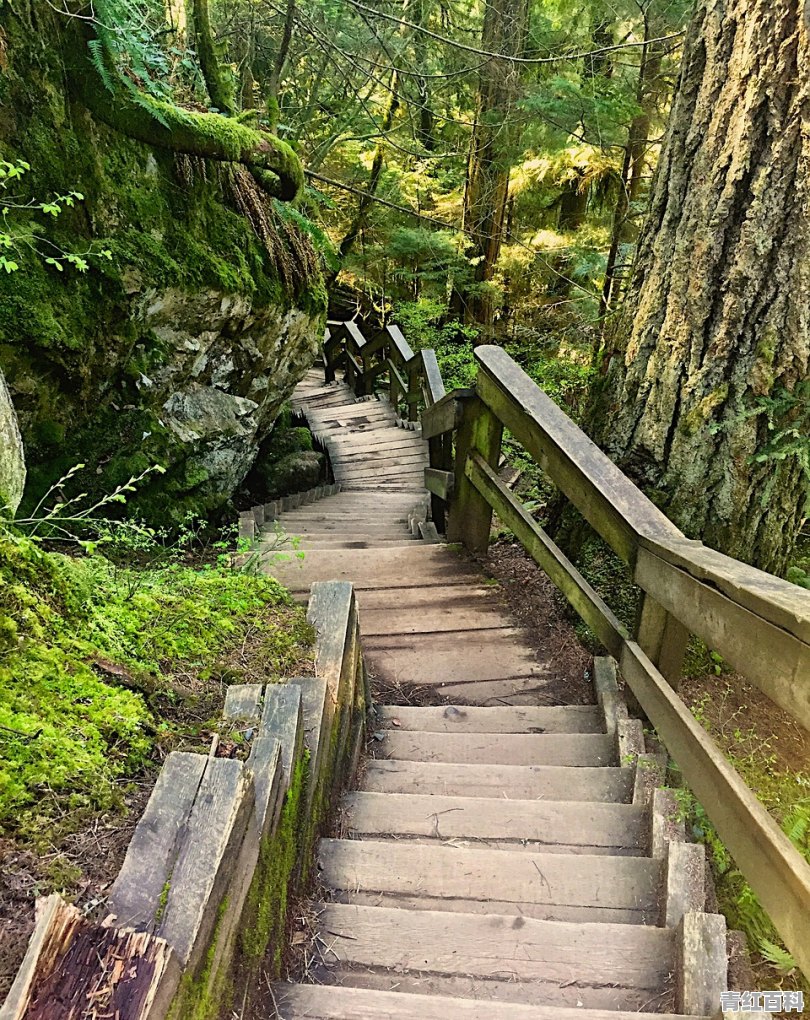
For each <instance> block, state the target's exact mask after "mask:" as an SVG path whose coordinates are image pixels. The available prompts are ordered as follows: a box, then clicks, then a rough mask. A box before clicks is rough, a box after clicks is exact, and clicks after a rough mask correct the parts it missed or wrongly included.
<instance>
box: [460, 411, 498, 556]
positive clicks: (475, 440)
mask: <svg viewBox="0 0 810 1020" xmlns="http://www.w3.org/2000/svg"><path fill="white" fill-rule="evenodd" d="M502 438H503V423H502V422H501V421H500V420H499V419H498V418H497V417H496V416H495V415H494V414H493V413H492V411H490V409H489V408H488V407H487V406H486V404H485V403H484V402H483V400H481V398H480V397H477V396H476V397H472V398H471V399H470V400H469V401H467V402H465V404H464V408H463V411H462V418H461V425H460V427H459V430H458V433H457V436H456V460H455V473H456V484H455V489H454V496H453V503H452V505H451V507H450V518H449V520H448V523H447V539H448V541H450V542H461V543H463V545H464V546H465V547H466V548H467V549H469V550H470V551H471V552H486V551H487V548H488V546H489V533H490V528H491V527H492V507H491V506H490V504H489V503H488V502H487V501H486V499H484V497H483V496H482V495H481V493H480V492H479V491H478V490H477V489H476V488H475V486H474V485H473V484H472V482H471V481H470V480H469V478H467V475H466V472H465V468H466V464H467V456H468V455H469V453H470V452H471V451H473V450H476V451H477V452H478V453H480V454H481V456H482V457H483V458H484V460H485V461H486V462H487V463H488V464H489V465H490V466H491V467H496V466H497V464H498V458H499V456H500V453H501V439H502Z"/></svg>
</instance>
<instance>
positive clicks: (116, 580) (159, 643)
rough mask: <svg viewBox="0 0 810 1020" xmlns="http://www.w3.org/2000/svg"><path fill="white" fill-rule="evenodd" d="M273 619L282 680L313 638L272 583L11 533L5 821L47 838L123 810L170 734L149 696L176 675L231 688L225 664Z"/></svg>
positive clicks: (0, 750) (0, 666)
mask: <svg viewBox="0 0 810 1020" xmlns="http://www.w3.org/2000/svg"><path fill="white" fill-rule="evenodd" d="M268 607H276V610H277V615H276V617H275V619H276V620H277V622H275V623H274V622H272V620H266V621H265V616H266V612H267V609H268ZM259 618H261V619H262V620H263V622H266V624H267V626H266V629H265V631H264V634H263V637H262V640H263V642H264V648H265V659H266V669H267V672H268V674H269V675H272V674H276V675H278V674H281V673H283V672H284V671H285V669H286V668H287V667H288V666H290V664H292V663H294V662H296V661H297V660H298V658H299V657H300V650H301V647H302V646H305V645H306V644H307V643H308V641H309V640H310V639H311V631H310V629H309V628H308V625H307V624H306V621H305V619H304V615H303V612H302V611H300V610H299V609H297V608H294V607H293V606H292V605H291V600H290V596H289V594H288V593H287V592H286V591H285V590H284V589H283V588H281V586H280V585H279V584H278V583H277V582H276V581H275V580H273V579H272V578H270V577H266V576H258V575H252V574H248V573H240V572H237V571H233V570H230V569H225V568H222V567H215V566H207V567H201V568H192V567H189V566H184V565H182V564H180V563H174V564H168V565H166V564H164V565H162V566H159V567H156V568H154V567H153V568H152V569H146V570H140V569H135V568H132V567H122V566H117V565H115V564H114V563H112V562H110V561H109V560H107V559H104V558H102V557H101V556H98V555H95V556H89V557H82V558H73V557H67V556H62V555H57V554H54V553H49V552H46V551H44V550H43V549H42V547H41V546H40V545H39V544H38V543H37V542H35V541H32V540H31V539H30V538H25V537H22V536H21V535H19V534H17V533H14V532H13V531H11V530H8V529H5V530H4V531H3V532H2V533H0V826H2V828H3V829H4V830H5V831H6V832H7V833H8V832H17V833H18V834H21V835H22V836H25V837H28V838H37V837H38V836H43V837H45V834H46V832H47V828H46V827H47V826H48V825H50V824H52V823H53V822H54V820H59V825H60V826H62V827H64V826H70V827H77V826H79V825H81V824H82V819H83V818H84V817H86V815H87V813H88V812H97V811H99V810H104V809H107V808H110V807H115V806H116V805H117V804H118V802H119V797H120V793H119V791H120V789H121V788H120V786H119V781H120V779H121V778H123V777H126V776H131V775H133V774H134V773H135V772H136V771H138V770H139V769H141V768H143V766H144V764H145V763H146V760H147V758H148V756H149V753H150V751H151V748H152V746H153V743H154V740H155V738H156V737H157V736H158V735H159V734H160V733H161V732H162V729H163V724H160V723H158V722H157V720H156V719H155V717H154V713H153V711H152V710H151V709H150V707H149V705H150V703H151V698H150V693H149V692H152V691H161V690H164V689H166V690H169V691H171V687H172V684H173V683H174V679H173V678H175V677H177V678H182V680H183V682H187V678H188V677H189V676H196V677H197V678H198V682H199V683H201V684H203V685H204V684H205V683H206V682H211V681H215V682H217V684H218V683H219V676H220V672H218V669H217V662H218V660H219V659H220V658H221V657H222V656H223V655H224V654H225V653H226V652H227V651H228V649H230V648H231V647H233V646H234V645H237V646H238V645H239V644H241V642H242V640H243V637H244V633H245V630H246V628H248V627H249V626H251V625H252V624H254V623H255V621H256V620H257V619H259ZM121 683H123V684H125V685H126V689H123V688H122V687H121V686H120V684H121ZM217 689H218V688H217ZM156 726H157V728H156Z"/></svg>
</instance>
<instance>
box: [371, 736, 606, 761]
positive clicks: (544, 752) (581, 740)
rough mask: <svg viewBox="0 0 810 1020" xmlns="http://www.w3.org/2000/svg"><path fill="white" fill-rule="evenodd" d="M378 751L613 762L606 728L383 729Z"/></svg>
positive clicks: (411, 757)
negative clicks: (600, 730) (498, 730)
mask: <svg viewBox="0 0 810 1020" xmlns="http://www.w3.org/2000/svg"><path fill="white" fill-rule="evenodd" d="M375 750H376V753H377V755H378V756H380V757H385V758H395V759H406V760H408V761H442V762H458V763H466V764H474V763H477V764H479V765H569V766H578V765H588V766H598V765H616V764H618V762H617V761H616V750H615V747H614V741H613V737H612V736H608V735H607V734H606V733H510V734H509V735H508V738H507V737H505V736H504V734H503V733H480V732H462V733H448V732H444V733H442V732H430V731H426V732H422V731H419V730H397V729H387V730H385V731H384V736H383V739H382V740H381V741H379V743H378V744H377V746H376V748H375Z"/></svg>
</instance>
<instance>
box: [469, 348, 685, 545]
mask: <svg viewBox="0 0 810 1020" xmlns="http://www.w3.org/2000/svg"><path fill="white" fill-rule="evenodd" d="M475 357H476V360H477V361H478V362H479V364H480V366H481V371H480V372H479V375H478V393H479V395H480V396H481V398H482V399H483V401H484V402H485V403H486V404H487V406H488V407H490V408H491V409H492V411H493V412H494V413H495V414H496V415H497V416H498V417H499V418H500V420H501V421H502V422H503V423H504V424H505V425H506V426H507V428H508V429H509V430H510V432H512V434H513V435H514V436H515V438H516V439H518V440H519V442H520V443H521V444H522V445H523V446H524V447H525V448H526V450H528V452H529V453H531V454H532V456H533V457H534V458H535V460H536V461H537V462H538V464H539V465H540V467H541V468H542V469H543V470H544V471H546V472H547V473H548V474H549V476H550V477H551V479H552V480H553V481H554V482H555V484H556V485H558V486H559V487H560V489H562V491H563V492H564V493H565V495H566V496H567V497H568V498H569V499H570V500H571V502H572V503H574V505H575V506H576V507H577V509H578V510H579V511H580V513H582V515H583V516H584V517H585V518H586V519H587V520H588V521H589V523H590V524H591V525H593V527H594V528H595V529H596V530H597V531H598V532H599V533H600V534H601V535H602V537H603V538H604V539H605V540H606V541H607V542H608V543H609V544H610V545H611V546H612V547H613V548H614V549H615V550H616V552H617V553H618V554H619V556H621V557H622V559H624V560H625V561H626V562H627V563H630V564H633V563H635V557H636V550H637V548H638V542H639V536H640V535H642V534H643V535H645V536H648V537H650V538H660V539H662V540H663V539H666V538H667V537H670V538H677V537H679V536H680V535H681V533H680V531H679V530H678V529H677V528H676V527H675V525H674V524H672V523H671V521H669V520H668V519H667V518H666V517H665V515H664V514H663V513H662V512H661V511H660V510H659V509H658V508H657V507H656V506H654V505H653V504H652V503H651V502H650V501H649V500H648V499H647V497H646V496H644V495H643V493H642V492H641V491H640V490H639V489H638V488H637V487H636V486H635V485H633V483H632V482H631V481H630V479H629V478H628V477H627V476H626V475H625V474H623V473H622V472H621V471H620V470H619V468H617V467H616V465H615V464H614V463H613V462H612V461H611V460H610V459H609V458H608V457H606V456H605V454H604V453H602V451H601V450H600V449H599V447H598V446H597V445H596V444H595V443H594V442H592V441H591V440H590V439H589V438H588V437H587V436H586V435H585V433H584V432H582V431H581V430H580V429H578V428H577V426H576V425H574V423H573V422H572V421H571V420H570V418H568V416H567V415H566V414H565V413H564V412H563V411H562V410H561V409H560V408H559V407H558V406H557V405H556V404H555V403H554V401H553V400H551V398H550V397H548V396H546V394H545V393H543V391H542V390H541V389H540V387H539V386H537V385H536V384H535V383H534V382H533V381H532V380H531V379H530V378H529V376H528V375H526V373H525V372H524V371H523V370H522V369H521V368H520V367H519V366H518V365H516V364H515V362H514V361H512V359H511V358H510V357H509V355H508V354H507V353H506V351H504V350H503V349H502V348H500V347H490V346H482V347H477V348H476V349H475Z"/></svg>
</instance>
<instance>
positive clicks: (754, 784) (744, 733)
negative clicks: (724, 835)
mask: <svg viewBox="0 0 810 1020" xmlns="http://www.w3.org/2000/svg"><path fill="white" fill-rule="evenodd" d="M727 693H728V692H727ZM725 696H726V695H723V694H722V693H720V694H711V695H710V694H709V693H706V694H705V695H704V696H703V698H702V699H701V700H700V701H699V702H698V703H697V705H695V706H693V709H692V711H693V713H694V715H695V718H696V719H697V720H698V722H700V723H701V725H702V726H703V727H704V728H706V729H707V730H709V732H710V733H712V735H713V736H714V737H715V739H716V740H718V741H719V742H720V744H721V746H722V747H723V750H724V751H725V753H726V755H727V756H728V758H729V760H730V761H731V763H732V765H733V766H734V767H735V769H736V770H737V772H739V774H740V775H741V776H742V778H743V780H744V781H745V783H746V784H747V785H748V786H749V787H750V788H751V789H752V790H753V791H754V793H755V794H756V795H757V797H758V799H759V800H760V801H761V802H762V804H763V806H764V807H765V808H766V809H767V810H768V811H769V812H770V814H772V815H773V816H774V817H775V818H776V820H777V821H778V822H779V823H780V825H781V828H782V831H783V832H784V833H785V835H786V836H787V837H788V839H789V840H790V841H791V842H792V843H793V845H794V846H795V847H796V849H797V850H798V851H799V853H801V854H802V856H803V857H804V858H805V859H806V860H808V861H810V775H807V774H806V773H805V772H803V771H794V770H792V769H787V768H785V765H784V763H783V762H782V761H781V760H780V759H779V758H778V757H777V755H776V754H775V753H774V752H773V749H772V741H771V740H769V739H767V738H763V737H762V735H761V734H760V733H758V732H757V730H756V729H755V728H754V727H746V726H743V725H741V724H740V722H739V721H738V718H737V717H738V712H734V713H733V714H732V715H731V716H730V717H729V718H725V717H724V713H723V711H722V707H718V704H719V705H720V706H722V702H723V699H724V697H725ZM713 720H714V721H713ZM672 767H673V768H675V766H674V765H673V766H672ZM676 772H677V769H676ZM675 793H676V796H677V798H678V801H679V804H680V808H681V812H682V815H683V818H684V819H685V820H686V822H687V824H688V825H689V827H690V830H691V833H692V836H693V838H694V839H696V840H698V841H700V842H702V843H704V844H705V845H706V847H707V850H708V856H709V860H710V862H711V864H712V870H713V872H714V877H715V882H716V886H717V892H718V898H719V902H720V908H721V910H722V911H723V913H725V914H726V916H727V917H728V919H729V925H730V927H733V928H739V929H740V930H742V931H744V932H745V933H746V935H747V937H748V940H749V943H750V944H751V946H752V947H754V948H756V950H757V951H758V953H759V954H760V956H761V957H762V958H763V959H764V960H766V961H768V962H769V963H770V964H772V965H773V966H774V967H775V968H776V970H777V971H779V972H780V973H781V974H783V975H787V974H789V973H792V975H794V976H795V975H796V972H795V961H794V960H793V958H792V957H791V955H790V954H789V953H788V952H787V950H786V949H785V947H784V945H783V944H782V942H781V940H780V938H779V935H778V933H777V932H776V929H775V928H774V926H773V924H772V923H771V921H770V919H769V918H768V916H767V914H766V913H765V911H764V910H763V908H762V905H761V904H760V902H759V900H758V898H757V896H756V895H755V893H754V891H753V890H752V889H751V887H750V885H749V884H748V883H747V881H746V880H745V878H744V876H743V875H742V873H741V872H740V871H739V870H738V869H737V867H736V864H735V862H734V860H733V859H732V857H731V855H730V854H729V852H728V850H727V849H726V847H725V846H724V844H723V843H722V841H721V840H720V837H719V836H718V834H717V832H716V830H715V828H714V826H713V824H712V822H711V819H710V818H709V817H708V815H707V813H706V811H705V809H704V808H703V806H702V805H701V804H700V803H699V802H698V801H697V800H696V799H695V798H694V796H693V795H692V794H691V792H690V791H688V790H687V789H685V788H680V789H677V790H676V791H675Z"/></svg>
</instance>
